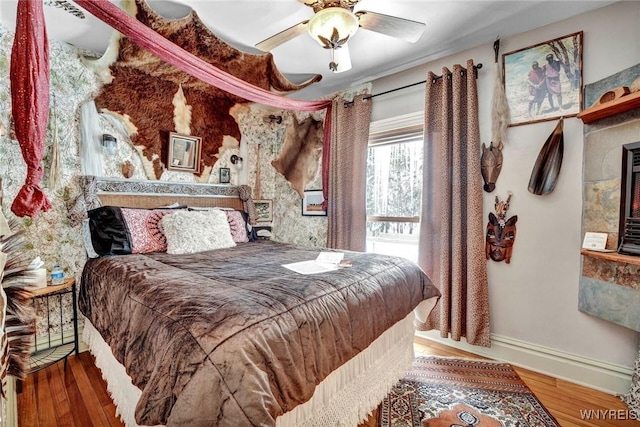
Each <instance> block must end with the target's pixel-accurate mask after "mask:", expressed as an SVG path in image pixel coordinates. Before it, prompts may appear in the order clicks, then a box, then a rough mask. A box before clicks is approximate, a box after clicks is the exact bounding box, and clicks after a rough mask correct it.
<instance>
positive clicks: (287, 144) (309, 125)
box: [271, 115, 324, 197]
mask: <svg viewBox="0 0 640 427" xmlns="http://www.w3.org/2000/svg"><path fill="white" fill-rule="evenodd" d="M323 139H324V127H323V125H322V122H321V121H318V120H314V119H313V117H311V116H309V117H307V118H306V119H304V120H303V121H302V122H300V123H298V120H297V119H296V117H295V115H294V116H293V121H292V123H291V124H290V125H289V126H288V127H287V130H286V131H285V134H284V144H283V146H282V150H281V151H280V155H279V156H278V158H277V159H275V160H274V161H272V162H271V165H272V166H273V167H274V168H276V170H277V171H278V172H280V173H281V174H282V176H284V177H285V178H286V180H287V181H289V183H290V184H291V188H293V189H294V190H295V191H296V192H297V193H298V194H299V195H300V197H304V189H305V187H306V186H307V183H309V182H310V181H311V180H313V178H314V177H315V176H316V173H317V172H318V167H319V164H320V156H321V155H322V142H323Z"/></svg>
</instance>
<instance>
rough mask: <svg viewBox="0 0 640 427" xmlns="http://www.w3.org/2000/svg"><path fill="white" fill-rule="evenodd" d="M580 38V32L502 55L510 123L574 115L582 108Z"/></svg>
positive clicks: (516, 124)
mask: <svg viewBox="0 0 640 427" xmlns="http://www.w3.org/2000/svg"><path fill="white" fill-rule="evenodd" d="M582 40H583V33H582V31H579V32H577V33H572V34H568V35H566V36H562V37H558V38H555V39H553V40H547V41H545V42H542V43H538V44H535V45H533V46H528V47H525V48H523V49H519V50H515V51H512V52H508V53H505V54H503V55H502V71H503V73H502V76H503V82H504V89H505V95H506V98H507V102H508V104H509V110H510V114H511V123H510V125H509V126H519V125H526V124H531V123H537V122H542V121H547V120H556V119H559V118H560V117H571V116H576V115H577V114H578V113H579V112H580V111H581V109H582Z"/></svg>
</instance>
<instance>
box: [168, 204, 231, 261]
mask: <svg viewBox="0 0 640 427" xmlns="http://www.w3.org/2000/svg"><path fill="white" fill-rule="evenodd" d="M162 228H163V229H164V234H165V236H166V237H167V253H168V254H192V253H196V252H203V251H210V250H212V249H222V248H230V247H232V246H235V245H236V243H235V242H234V241H233V238H232V237H231V229H230V228H229V222H228V221H227V215H225V213H224V212H223V211H220V210H211V211H179V212H175V213H171V214H168V215H165V216H164V217H163V218H162Z"/></svg>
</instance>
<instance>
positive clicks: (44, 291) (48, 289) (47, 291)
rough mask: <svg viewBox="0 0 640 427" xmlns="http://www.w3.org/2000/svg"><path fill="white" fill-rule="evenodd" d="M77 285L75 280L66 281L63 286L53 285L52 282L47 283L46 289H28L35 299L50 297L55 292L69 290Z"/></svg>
mask: <svg viewBox="0 0 640 427" xmlns="http://www.w3.org/2000/svg"><path fill="white" fill-rule="evenodd" d="M75 283H76V279H75V278H73V277H72V278H69V279H65V281H64V283H63V284H61V285H52V284H51V282H47V286H45V287H44V288H31V287H29V288H27V289H28V290H29V292H31V295H32V296H33V297H41V296H43V295H49V294H52V293H54V292H58V291H61V290H63V289H67V288H69V287H71V286H73V285H74V284H75Z"/></svg>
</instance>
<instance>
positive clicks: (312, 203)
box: [302, 190, 327, 216]
mask: <svg viewBox="0 0 640 427" xmlns="http://www.w3.org/2000/svg"><path fill="white" fill-rule="evenodd" d="M323 202H324V196H323V195H322V190H306V191H305V192H304V197H303V198H302V215H308V216H326V215H327V211H326V209H325V208H324V207H323Z"/></svg>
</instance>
